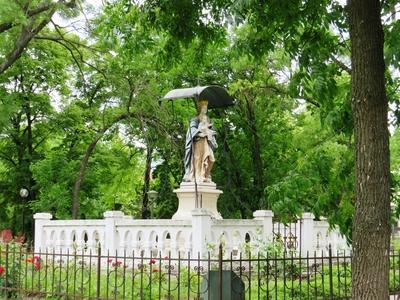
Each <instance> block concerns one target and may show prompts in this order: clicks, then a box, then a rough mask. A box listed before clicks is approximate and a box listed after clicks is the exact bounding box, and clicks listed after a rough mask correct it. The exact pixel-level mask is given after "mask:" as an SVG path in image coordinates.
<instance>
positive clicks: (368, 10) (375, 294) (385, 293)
mask: <svg viewBox="0 0 400 300" xmlns="http://www.w3.org/2000/svg"><path fill="white" fill-rule="evenodd" d="M348 8H349V21H350V39H351V43H352V51H351V60H352V74H351V78H352V109H353V115H354V128H355V139H356V189H355V190H356V200H355V215H354V223H353V266H352V277H353V278H352V280H353V281H352V293H353V295H352V296H353V297H352V299H360V300H361V299H362V300H367V299H389V257H388V254H389V243H390V220H389V219H390V186H389V179H390V166H389V133H388V122H387V113H388V102H387V98H386V93H385V77H384V71H385V64H384V60H383V41H384V38H383V30H382V24H381V19H380V3H379V1H378V0H348Z"/></svg>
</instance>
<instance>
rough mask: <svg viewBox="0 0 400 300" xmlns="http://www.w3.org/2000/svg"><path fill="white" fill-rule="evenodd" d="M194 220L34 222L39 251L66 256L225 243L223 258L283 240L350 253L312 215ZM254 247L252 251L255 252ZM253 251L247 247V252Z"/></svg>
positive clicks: (193, 249) (38, 218)
mask: <svg viewBox="0 0 400 300" xmlns="http://www.w3.org/2000/svg"><path fill="white" fill-rule="evenodd" d="M191 214H192V218H191V219H190V220H170V219H168V220H162V219H158V220H135V219H133V218H132V217H130V216H126V215H124V214H123V213H122V212H121V211H107V212H105V213H104V219H102V220H51V219H52V215H51V214H49V213H37V214H35V215H34V218H35V251H36V252H39V251H55V252H60V251H62V252H63V253H65V252H67V251H69V252H70V253H72V252H75V253H83V252H84V253H93V254H94V253H97V252H98V251H99V249H100V250H101V251H102V253H110V255H115V254H116V253H117V254H118V255H124V253H126V255H132V254H135V255H141V254H143V255H145V256H148V255H150V254H151V255H152V256H159V255H161V256H166V255H168V254H169V253H171V256H177V255H178V253H180V254H181V256H182V255H187V254H188V253H191V255H198V253H200V255H201V256H204V255H205V254H206V253H207V252H208V251H210V252H213V251H215V250H216V249H217V248H218V245H219V244H220V243H222V244H223V246H224V249H225V251H224V253H226V254H230V253H232V254H233V255H239V254H240V252H241V251H242V250H243V249H244V245H250V248H251V249H252V251H257V247H260V245H259V242H260V241H262V242H263V243H264V244H268V243H270V242H272V241H274V240H277V239H279V240H281V241H283V242H284V244H285V246H286V247H288V248H291V249H293V250H296V252H297V253H299V252H302V253H304V254H305V253H306V252H307V251H310V252H313V251H317V252H321V251H325V250H326V249H327V248H328V246H329V245H331V247H332V250H333V251H337V250H345V249H346V250H347V249H349V247H348V245H347V244H346V241H345V239H344V238H343V237H342V236H341V235H340V234H339V232H338V231H337V230H330V229H329V225H328V223H327V222H326V221H324V220H323V221H314V216H313V215H312V214H310V213H305V214H303V216H302V218H301V219H300V220H298V221H297V223H292V224H287V225H284V224H279V223H273V216H274V215H273V213H272V212H271V211H267V210H258V211H256V212H254V214H253V215H254V219H246V220H240V219H238V220H236V219H235V220H233V219H224V220H218V219H214V218H212V216H211V214H210V213H209V211H207V210H204V209H195V210H192V212H191ZM252 247H253V248H252ZM248 248H249V247H247V249H248Z"/></svg>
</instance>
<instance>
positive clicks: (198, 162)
mask: <svg viewBox="0 0 400 300" xmlns="http://www.w3.org/2000/svg"><path fill="white" fill-rule="evenodd" d="M207 105H208V102H207V101H206V100H199V101H198V102H197V112H198V115H197V116H196V117H194V118H192V119H191V120H190V125H189V129H188V131H187V134H186V144H185V176H184V177H183V181H184V182H193V181H195V180H196V182H198V183H200V182H211V175H210V173H211V169H212V167H213V165H214V162H215V158H214V150H215V149H216V148H217V147H218V145H217V141H216V140H215V135H216V132H215V131H214V130H213V128H212V123H211V122H210V119H209V118H208V116H207V115H206V113H207Z"/></svg>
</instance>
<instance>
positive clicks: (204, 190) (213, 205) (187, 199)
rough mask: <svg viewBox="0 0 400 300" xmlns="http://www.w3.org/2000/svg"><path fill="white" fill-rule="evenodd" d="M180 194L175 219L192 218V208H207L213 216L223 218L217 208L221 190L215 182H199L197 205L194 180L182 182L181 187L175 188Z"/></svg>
mask: <svg viewBox="0 0 400 300" xmlns="http://www.w3.org/2000/svg"><path fill="white" fill-rule="evenodd" d="M174 193H176V195H177V196H178V199H179V207H178V210H177V212H176V213H175V214H174V215H173V216H172V219H173V220H191V219H192V210H194V209H203V210H207V211H208V212H209V214H210V215H211V218H213V219H217V220H222V217H221V214H220V213H219V212H218V210H217V200H218V197H219V195H220V194H222V191H221V190H218V189H217V186H216V184H215V183H213V182H202V183H198V184H197V205H196V188H195V184H194V182H182V183H181V185H180V187H179V189H176V190H174Z"/></svg>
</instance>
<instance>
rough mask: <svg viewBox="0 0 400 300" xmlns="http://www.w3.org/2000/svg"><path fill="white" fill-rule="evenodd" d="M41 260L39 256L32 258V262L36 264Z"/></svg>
mask: <svg viewBox="0 0 400 300" xmlns="http://www.w3.org/2000/svg"><path fill="white" fill-rule="evenodd" d="M41 260H42V259H41V258H40V256H34V257H33V261H36V262H38V261H41Z"/></svg>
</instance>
